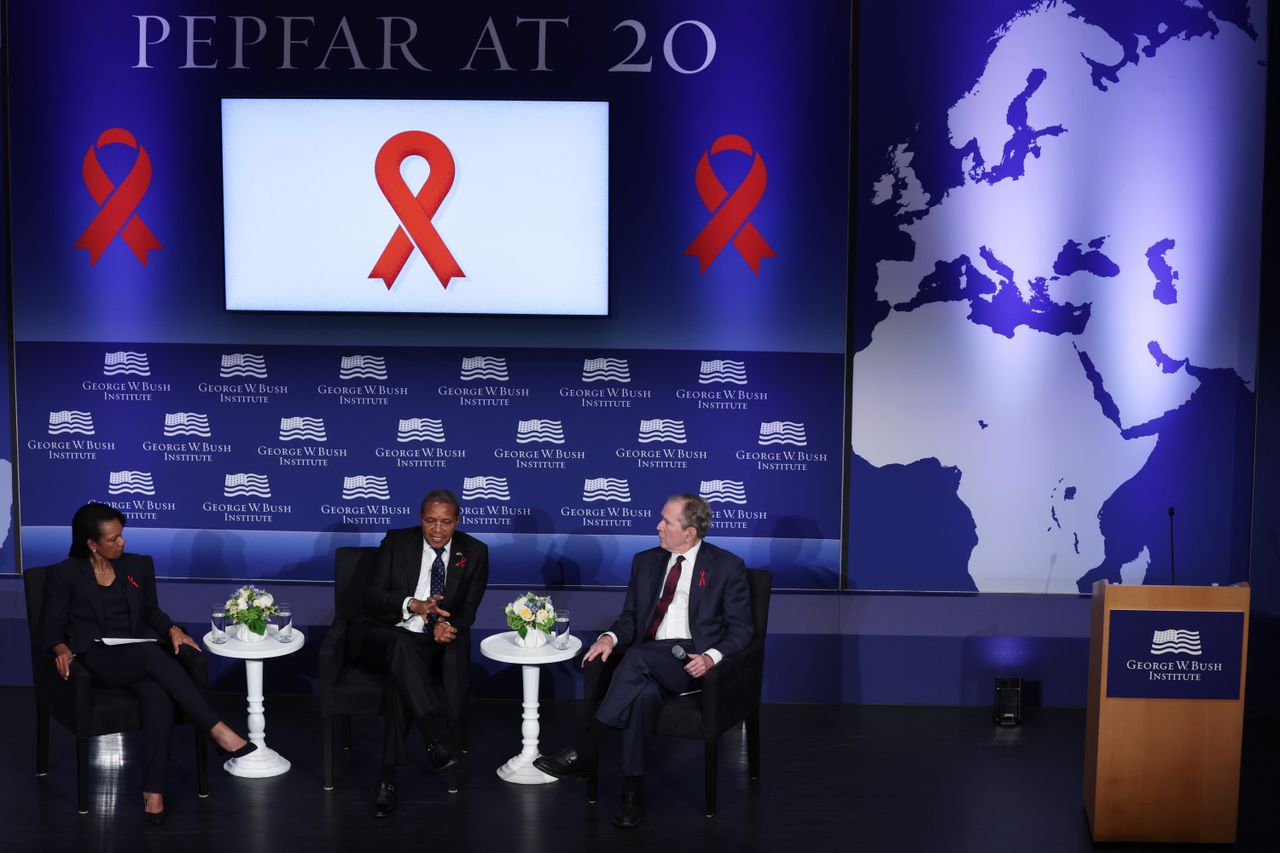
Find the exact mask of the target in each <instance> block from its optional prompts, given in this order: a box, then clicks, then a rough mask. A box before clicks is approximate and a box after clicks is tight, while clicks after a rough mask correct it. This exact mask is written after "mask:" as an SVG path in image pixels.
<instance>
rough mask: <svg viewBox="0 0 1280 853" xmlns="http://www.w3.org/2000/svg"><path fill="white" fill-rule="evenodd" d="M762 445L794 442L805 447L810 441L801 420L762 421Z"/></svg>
mask: <svg viewBox="0 0 1280 853" xmlns="http://www.w3.org/2000/svg"><path fill="white" fill-rule="evenodd" d="M758 441H759V443H760V444H761V445H767V444H794V445H796V446H797V447H804V446H805V445H807V444H808V443H809V439H808V437H807V436H806V435H805V433H804V424H803V423H801V422H799V421H762V422H761V423H760V438H759V439H758Z"/></svg>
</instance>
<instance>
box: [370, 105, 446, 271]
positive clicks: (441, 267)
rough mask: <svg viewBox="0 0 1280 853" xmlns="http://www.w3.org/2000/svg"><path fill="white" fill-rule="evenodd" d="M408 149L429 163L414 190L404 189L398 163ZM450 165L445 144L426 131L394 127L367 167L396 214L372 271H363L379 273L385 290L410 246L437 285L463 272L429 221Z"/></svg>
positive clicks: (409, 153)
mask: <svg viewBox="0 0 1280 853" xmlns="http://www.w3.org/2000/svg"><path fill="white" fill-rule="evenodd" d="M414 155H417V156H419V157H421V158H423V159H424V160H426V161H427V165H428V166H429V167H430V169H431V171H430V172H429V173H428V174H427V179H426V181H424V182H423V184H422V188H421V189H419V190H418V193H417V195H414V193H413V192H412V191H410V189H409V187H408V185H406V184H405V182H404V178H403V177H401V175H400V164H401V163H403V162H404V161H405V159H406V158H408V157H412V156H414ZM453 169H454V166H453V154H452V153H450V151H449V147H448V146H447V145H445V144H444V143H443V142H441V141H440V139H439V137H436V136H432V135H431V134H430V133H427V132H426V131H422V130H406V131H403V132H402V133H397V134H396V135H395V136H393V137H391V138H390V139H388V140H387V141H386V142H384V143H383V145H382V148H380V149H379V150H378V156H377V158H376V159H375V160H374V163H373V173H374V176H375V177H376V178H377V179H378V187H379V188H380V189H381V190H382V194H383V195H384V196H386V197H387V201H388V202H389V203H390V204H391V209H392V210H394V211H395V214H396V216H398V217H399V218H400V224H399V225H398V226H396V231H395V233H394V234H392V235H391V239H390V240H388V241H387V245H386V247H385V248H384V249H383V250H382V254H381V255H380V256H379V257H378V262H377V263H376V264H374V266H373V272H371V273H369V278H380V279H382V280H383V282H384V283H385V284H386V285H387V290H390V289H391V285H393V284H395V283H396V278H397V277H398V276H399V275H400V271H401V270H402V269H404V265H405V264H406V263H407V262H408V260H409V256H410V255H412V254H413V249H414V247H415V246H416V247H417V248H418V251H419V252H421V253H422V256H423V257H424V258H426V259H427V263H428V264H429V265H430V266H431V270H432V272H434V273H435V274H436V278H438V279H440V284H441V286H442V287H445V288H447V287H448V286H449V281H450V280H451V279H454V278H466V276H465V275H464V274H463V272H462V267H460V266H458V261H457V259H456V258H454V257H453V254H452V253H450V251H449V247H448V246H446V245H445V244H444V240H443V239H441V237H440V233H439V232H438V231H436V228H435V226H434V225H432V224H431V217H433V216H435V215H436V211H437V210H439V209H440V205H441V203H442V202H443V201H444V198H445V196H447V195H448V194H449V188H450V187H452V186H453Z"/></svg>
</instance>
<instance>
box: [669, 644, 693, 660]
mask: <svg viewBox="0 0 1280 853" xmlns="http://www.w3.org/2000/svg"><path fill="white" fill-rule="evenodd" d="M671 656H672V657H673V658H675V659H676V660H678V661H680V663H688V661H689V652H688V651H687V650H686V649H685V647H684V646H672V647H671Z"/></svg>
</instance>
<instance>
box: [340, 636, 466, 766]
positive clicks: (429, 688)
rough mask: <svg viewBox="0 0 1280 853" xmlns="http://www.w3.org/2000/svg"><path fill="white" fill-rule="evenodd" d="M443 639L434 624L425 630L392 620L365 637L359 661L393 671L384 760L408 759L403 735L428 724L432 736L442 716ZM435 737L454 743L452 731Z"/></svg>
mask: <svg viewBox="0 0 1280 853" xmlns="http://www.w3.org/2000/svg"><path fill="white" fill-rule="evenodd" d="M444 649H445V645H444V644H443V643H437V642H436V641H435V638H434V637H433V636H432V635H431V633H430V630H428V631H427V632H424V633H422V634H415V633H414V632H413V631H408V630H405V629H404V628H399V627H396V626H393V625H382V624H375V625H370V626H369V630H368V633H367V634H366V635H365V638H364V648H363V650H362V651H361V655H360V661H361V663H363V664H364V665H365V666H367V667H368V668H369V669H372V670H374V671H376V672H385V673H387V674H388V676H390V677H389V678H388V686H387V705H386V709H385V710H386V725H385V728H384V733H383V741H382V763H383V764H384V765H388V764H404V763H405V760H406V758H405V736H406V735H407V734H408V732H409V727H410V725H413V724H417V725H419V726H420V727H425V728H424V731H423V737H424V739H427V740H430V735H429V734H428V730H429V729H430V724H429V721H430V720H432V719H444V718H445V717H447V715H444V714H436V711H437V710H438V709H439V708H440V707H441V706H442V705H443V704H444V699H443V697H444V695H445V694H444V682H443V680H442V675H441V671H442V668H443V665H442V660H443V657H444ZM434 735H435V737H437V738H439V739H441V740H444V741H446V742H447V743H450V744H452V742H453V738H452V736H451V734H450V733H449V732H439V731H437V732H434Z"/></svg>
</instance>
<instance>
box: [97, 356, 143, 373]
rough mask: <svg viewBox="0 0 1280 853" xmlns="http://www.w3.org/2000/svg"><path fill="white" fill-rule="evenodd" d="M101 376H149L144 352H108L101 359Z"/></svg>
mask: <svg viewBox="0 0 1280 853" xmlns="http://www.w3.org/2000/svg"><path fill="white" fill-rule="evenodd" d="M102 375H103V376H121V375H133V376H150V375H151V364H150V362H148V361H147V354H146V353H145V352H123V351H122V352H109V353H107V354H106V355H105V356H103V358H102Z"/></svg>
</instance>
